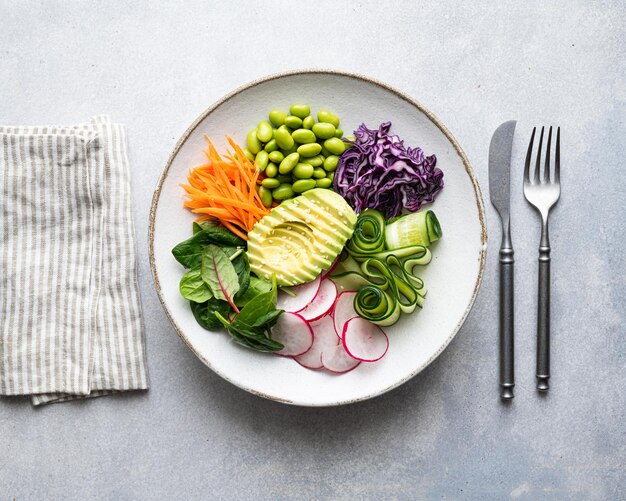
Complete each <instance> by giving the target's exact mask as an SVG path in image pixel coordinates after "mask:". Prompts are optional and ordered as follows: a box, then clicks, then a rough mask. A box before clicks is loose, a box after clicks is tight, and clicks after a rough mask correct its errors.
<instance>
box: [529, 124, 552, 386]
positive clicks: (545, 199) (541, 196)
mask: <svg viewBox="0 0 626 501" xmlns="http://www.w3.org/2000/svg"><path fill="white" fill-rule="evenodd" d="M536 130H537V128H536V127H535V128H533V133H532V135H531V136H530V143H529V144H528V152H527V153H526V164H525V165H524V196H525V197H526V200H527V201H528V203H529V204H531V205H532V206H533V207H534V208H535V209H537V211H538V212H539V214H540V215H541V242H540V244H539V301H538V310H537V389H538V390H539V391H548V388H549V386H548V379H549V378H550V239H549V235H548V216H549V214H550V209H551V208H552V207H553V206H554V205H555V204H556V203H557V202H558V200H559V197H560V196H561V172H560V171H561V160H560V156H561V151H560V150H561V146H560V142H561V128H560V127H557V130H556V148H555V157H554V173H553V174H552V177H551V174H550V155H551V150H550V145H551V142H552V127H550V130H549V131H548V145H547V148H546V152H545V163H544V168H543V177H541V174H540V167H541V153H542V145H543V131H544V127H542V128H541V135H540V136H539V147H538V148H537V160H536V162H535V171H534V174H533V177H532V179H531V177H530V162H531V157H532V152H533V142H534V140H535V132H536Z"/></svg>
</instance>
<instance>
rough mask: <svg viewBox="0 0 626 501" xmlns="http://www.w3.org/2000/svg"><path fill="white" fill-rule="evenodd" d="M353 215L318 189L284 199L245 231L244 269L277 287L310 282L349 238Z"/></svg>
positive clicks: (343, 203) (330, 194)
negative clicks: (273, 281) (247, 263)
mask: <svg viewBox="0 0 626 501" xmlns="http://www.w3.org/2000/svg"><path fill="white" fill-rule="evenodd" d="M356 221H357V216H356V214H355V213H354V210H352V208H351V207H350V206H349V205H348V203H347V202H346V201H345V200H344V199H343V197H341V196H340V195H338V194H337V193H335V192H333V191H330V190H325V189H321V188H315V189H312V190H309V191H307V192H305V193H303V194H302V195H300V196H298V197H296V198H292V199H290V200H286V201H284V202H283V203H281V204H280V205H279V206H277V207H274V208H273V209H272V210H271V212H270V213H269V214H268V215H266V216H265V217H263V219H261V220H260V221H259V222H258V223H257V224H256V225H255V226H254V228H253V229H252V231H251V232H250V233H248V258H249V260H250V269H251V270H252V271H253V272H254V273H255V274H256V275H258V276H259V277H262V278H265V279H269V278H270V277H271V276H272V275H273V274H274V275H276V280H277V283H278V285H280V286H292V285H298V284H301V283H304V282H310V281H311V280H313V279H315V277H317V276H318V275H319V274H320V273H321V272H322V271H324V270H326V269H328V268H330V266H331V265H332V263H333V261H334V260H335V259H336V258H337V256H338V255H339V254H340V253H341V251H342V250H343V248H344V245H345V244H346V242H347V241H348V239H349V238H350V237H351V236H352V232H353V231H354V226H355V224H356Z"/></svg>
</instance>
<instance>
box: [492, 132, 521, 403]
mask: <svg viewBox="0 0 626 501" xmlns="http://www.w3.org/2000/svg"><path fill="white" fill-rule="evenodd" d="M516 123H517V122H516V121H515V120H511V121H509V122H504V123H503V124H502V125H500V127H498V128H497V129H496V131H495V132H494V133H493V137H492V138H491V144H490V146H489V195H490V196H491V203H492V204H493V206H494V207H495V208H496V210H497V211H498V214H499V215H500V221H501V223H502V244H501V245H500V397H501V398H502V399H504V400H509V399H512V398H513V397H514V395H513V387H514V386H515V377H514V365H515V364H514V351H513V310H514V308H513V263H514V261H515V260H514V258H513V255H514V252H513V244H512V242H511V214H510V197H509V195H510V191H511V148H512V147H513V135H514V133H515V124H516Z"/></svg>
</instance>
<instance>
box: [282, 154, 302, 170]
mask: <svg viewBox="0 0 626 501" xmlns="http://www.w3.org/2000/svg"><path fill="white" fill-rule="evenodd" d="M298 160H300V155H298V153H290V154H289V155H287V156H286V157H285V158H284V159H283V161H282V162H280V165H279V167H278V172H280V173H281V174H288V173H290V172H291V171H292V170H293V169H294V167H295V166H296V165H297V164H298Z"/></svg>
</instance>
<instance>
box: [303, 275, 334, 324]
mask: <svg viewBox="0 0 626 501" xmlns="http://www.w3.org/2000/svg"><path fill="white" fill-rule="evenodd" d="M336 299H337V286H336V285H335V283H334V282H333V281H332V280H323V281H322V283H321V285H320V288H319V291H318V292H317V295H316V296H315V298H314V299H313V302H312V303H311V304H309V305H308V306H307V307H306V308H304V309H303V310H301V311H300V312H299V313H300V315H302V316H303V317H304V319H305V320H308V321H310V322H312V321H314V320H318V319H320V318H322V317H323V316H324V315H326V314H327V313H328V312H329V311H330V310H331V308H332V307H333V306H334V305H335V301H336Z"/></svg>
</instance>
